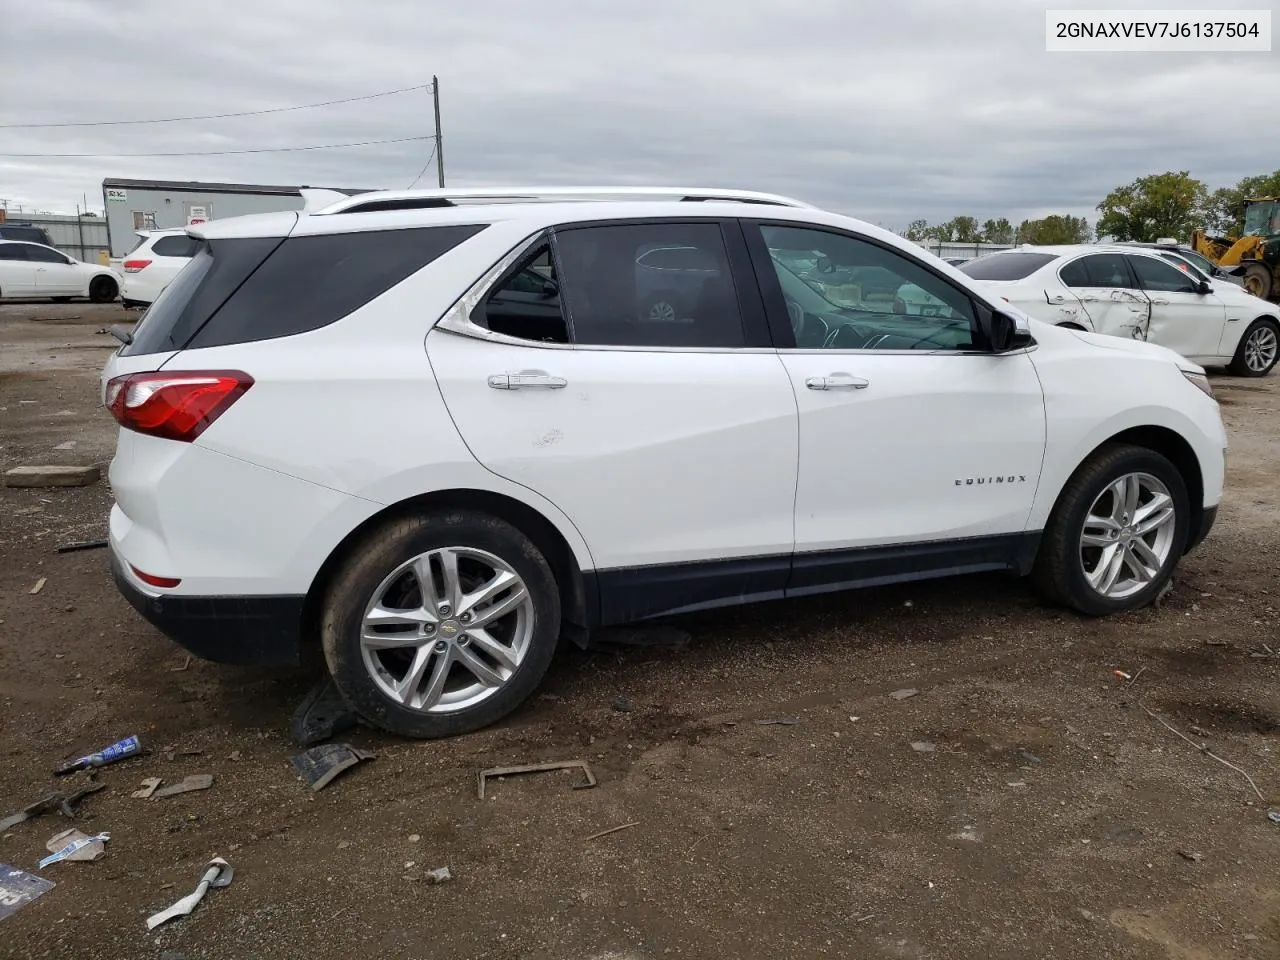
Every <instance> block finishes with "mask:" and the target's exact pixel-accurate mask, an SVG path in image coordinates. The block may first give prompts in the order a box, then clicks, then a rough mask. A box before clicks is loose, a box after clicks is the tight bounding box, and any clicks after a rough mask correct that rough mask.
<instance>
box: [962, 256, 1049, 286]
mask: <svg viewBox="0 0 1280 960" xmlns="http://www.w3.org/2000/svg"><path fill="white" fill-rule="evenodd" d="M1057 259H1058V257H1057V254H1053V253H993V254H991V255H990V256H986V257H978V258H977V259H976V260H969V261H968V262H966V263H963V264H961V265H960V266H959V267H957V269H958V270H959V271H960V272H961V273H963V274H966V275H967V276H970V277H973V279H975V280H1025V279H1026V278H1027V277H1029V276H1031V275H1032V274H1033V273H1035V272H1036V271H1037V270H1039V269H1040V268H1041V267H1043V266H1045V265H1046V264H1049V263H1053V261H1054V260H1057Z"/></svg>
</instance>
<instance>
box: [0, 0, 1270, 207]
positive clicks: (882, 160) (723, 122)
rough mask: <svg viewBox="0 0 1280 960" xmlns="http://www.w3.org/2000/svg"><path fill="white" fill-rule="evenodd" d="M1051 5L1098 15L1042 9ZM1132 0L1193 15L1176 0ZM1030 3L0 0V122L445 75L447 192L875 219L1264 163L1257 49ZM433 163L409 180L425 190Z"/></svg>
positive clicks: (83, 182) (69, 142)
mask: <svg viewBox="0 0 1280 960" xmlns="http://www.w3.org/2000/svg"><path fill="white" fill-rule="evenodd" d="M1051 5H1052V6H1053V7H1055V8H1063V7H1073V6H1074V7H1081V8H1087V7H1090V6H1094V5H1095V4H1092V3H1090V2H1088V0H1070V2H1068V0H1055V2H1053V3H1052V4H1051ZM1129 5H1131V6H1138V7H1143V6H1145V7H1149V8H1152V7H1153V8H1169V7H1176V6H1181V7H1184V8H1195V7H1206V6H1213V5H1212V4H1209V3H1206V2H1204V0H1200V2H1199V3H1195V2H1183V3H1179V2H1178V0H1158V2H1149V3H1134V2H1132V0H1131V3H1130V4H1129ZM1044 9H1045V6H1043V5H1039V4H1033V3H1029V2H1025V0H968V2H965V3H959V2H955V0H900V2H899V3H897V4H894V5H888V4H882V3H880V2H878V0H737V2H730V0H696V2H695V0H685V2H683V3H680V2H675V0H647V2H646V3H644V4H622V3H620V2H619V3H613V2H608V3H606V2H595V3H587V2H584V0H544V2H543V3H541V4H528V3H522V2H516V0H487V2H484V3H478V2H473V3H463V2H461V0H432V2H431V3H418V2H412V0H379V2H378V3H377V4H372V3H370V4H365V5H357V4H353V3H348V2H339V0H254V2H243V0H236V2H222V3H218V4H213V3H208V4H195V3H175V2H173V0H119V2H115V3H102V2H99V0H44V2H42V3H38V4H28V3H23V2H21V0H0V11H2V13H3V15H2V17H0V19H2V20H3V22H4V23H5V26H6V31H5V32H6V35H7V36H8V37H10V38H14V37H26V38H28V42H23V43H12V42H11V43H9V44H7V45H6V53H5V56H4V58H3V59H2V60H0V90H4V91H5V96H4V97H3V98H2V99H0V123H21V122H33V123H34V122H49V121H73V120H113V119H132V118H146V117H166V116H179V115H189V114H199V113H219V112H229V111H237V110H252V109H265V108H269V107H276V106H282V105H289V104H298V103H308V102H313V101H317V100H326V99H335V98H341V97H349V96H355V95H360V94H364V93H372V92H375V91H379V90H385V89H392V88H398V87H405V86H410V85H413V84H417V83H422V82H424V81H425V80H428V79H429V78H430V75H431V74H432V73H436V74H439V76H440V80H441V90H442V105H443V112H444V135H445V160H446V172H447V175H448V179H449V182H450V183H451V184H453V185H471V184H474V185H486V184H493V183H502V182H508V183H510V182H519V183H530V182H533V183H548V184H551V183H555V184H563V183H599V182H606V183H628V184H633V183H646V182H660V183H688V184H697V185H724V186H738V187H750V188H756V189H764V190H776V191H781V192H786V193H791V194H794V195H797V196H800V197H803V198H805V199H808V200H811V201H814V202H818V203H821V204H823V205H826V206H829V207H832V208H833V209H837V210H840V211H841V212H846V213H851V214H853V215H855V216H860V217H863V218H865V219H867V220H871V221H873V222H882V223H884V224H885V225H887V226H893V227H899V226H902V225H904V224H905V223H906V222H907V221H908V220H910V219H912V218H914V217H925V218H927V219H930V220H939V219H945V218H947V217H950V216H952V215H955V214H960V213H967V214H971V215H974V216H977V217H979V218H980V219H981V218H985V217H988V216H1008V217H1009V218H1010V219H1011V220H1014V221H1015V222H1016V221H1017V220H1018V219H1021V218H1022V217H1026V216H1036V215H1041V214H1044V213H1047V212H1057V211H1061V212H1070V213H1074V214H1076V215H1084V216H1087V217H1089V218H1090V219H1091V220H1092V219H1093V218H1094V216H1095V211H1094V209H1093V208H1094V205H1095V204H1096V203H1097V202H1098V200H1099V199H1101V197H1102V196H1103V195H1104V194H1105V193H1106V192H1107V191H1108V190H1110V189H1111V188H1112V187H1114V186H1116V185H1118V184H1120V183H1124V182H1128V181H1129V180H1131V179H1133V178H1134V177H1137V176H1140V175H1143V174H1146V173H1151V172H1158V171H1163V170H1169V169H1172V170H1181V169H1187V170H1190V171H1192V173H1193V174H1195V175H1196V176H1198V177H1200V178H1201V179H1204V180H1206V181H1208V182H1209V184H1210V185H1211V186H1220V185H1225V184H1228V183H1231V182H1234V181H1235V180H1237V179H1239V178H1240V177H1241V176H1244V175H1247V174H1252V173H1258V172H1263V171H1267V170H1270V169H1274V168H1275V167H1277V166H1280V162H1278V161H1277V160H1276V159H1275V158H1276V157H1277V156H1280V129H1278V128H1276V126H1275V125H1274V124H1266V123H1261V122H1259V121H1258V120H1257V119H1256V118H1258V117H1259V116H1262V115H1263V113H1264V112H1265V111H1262V112H1260V111H1259V108H1258V106H1257V104H1256V102H1254V101H1253V100H1252V98H1250V97H1246V96H1243V95H1242V94H1241V92H1242V91H1246V90H1274V89H1280V57H1278V56H1276V55H1275V54H1274V53H1273V54H1250V55H1238V56H1230V55H1224V54H1202V55H1199V54H1155V53H1148V54H1050V53H1047V52H1045V50H1044ZM431 128H432V120H431V103H430V95H429V94H428V93H427V92H425V91H421V92H417V93H409V94H402V95H399V96H395V97H387V98H383V99H379V100H369V101H364V102H361V103H353V104H347V105H342V106H336V107H330V108H323V109H316V110H306V111H296V112H291V113H283V114H275V115H269V116H265V117H249V118H238V119H225V120H210V121H201V122H193V123H174V124H155V125H147V126H132V127H87V128H61V129H48V130H0V152H39V153H95V154H102V153H131V152H152V151H183V150H187V151H207V150H229V149H247V148H258V147H273V146H293V145H308V144H321V143H340V142H349V141H360V140H381V139H387V138H394V137H406V136H419V135H426V134H430V133H431V132H432V129H431ZM430 146H431V145H430V143H429V142H427V141H420V142H416V143H403V144H389V145H383V146H372V147H363V148H353V149H347V150H332V151H315V152H306V153H276V154H259V155H246V156H192V157H169V158H137V159H125V158H119V159H111V158H103V159H22V160H18V159H13V160H7V159H3V158H0V196H4V197H7V198H8V199H9V200H10V201H11V202H12V201H16V202H21V203H22V204H23V205H24V206H26V207H32V206H38V207H41V208H48V209H57V210H70V209H72V208H73V207H74V204H75V203H76V202H78V201H79V200H80V198H81V197H82V195H84V194H87V195H88V197H89V200H90V203H91V204H94V205H96V204H98V203H100V195H101V182H102V178H103V177H106V176H122V177H157V178H166V179H205V180H235V181H249V182H260V183H310V184H316V185H320V184H326V185H336V186H371V187H377V186H385V187H404V186H406V185H407V184H408V183H409V182H410V181H411V180H412V179H413V178H414V177H415V176H417V174H418V172H419V171H420V170H421V169H422V168H423V166H424V164H425V163H426V160H427V154H428V152H429V150H430ZM434 182H435V181H434V169H433V168H432V169H428V170H427V172H426V174H425V175H424V177H423V179H422V185H427V186H429V185H432V184H434Z"/></svg>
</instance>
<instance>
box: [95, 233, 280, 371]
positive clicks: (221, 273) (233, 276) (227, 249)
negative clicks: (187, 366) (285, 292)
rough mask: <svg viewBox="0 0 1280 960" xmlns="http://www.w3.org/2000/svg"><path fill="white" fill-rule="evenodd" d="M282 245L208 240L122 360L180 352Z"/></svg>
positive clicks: (266, 240) (275, 240) (150, 312)
mask: <svg viewBox="0 0 1280 960" xmlns="http://www.w3.org/2000/svg"><path fill="white" fill-rule="evenodd" d="M280 243H281V238H280V237H253V238H250V239H232V240H212V241H209V242H206V243H201V244H200V248H199V249H198V250H197V251H196V255H195V256H194V257H192V258H191V262H190V263H189V264H188V265H187V266H186V268H185V269H183V270H182V271H181V272H180V273H179V274H178V275H177V276H176V277H174V278H173V281H172V282H171V283H170V284H169V285H168V286H167V287H165V288H164V290H163V291H162V292H161V293H160V296H159V297H157V298H156V299H155V302H153V303H152V304H151V306H150V307H148V308H147V311H146V312H145V313H144V314H143V315H142V319H141V320H139V321H138V325H137V327H135V328H134V331H133V342H132V343H130V344H128V345H127V346H125V347H124V349H122V350H121V351H120V354H121V356H135V355H137V354H144V353H162V352H165V351H169V350H181V349H182V348H183V347H185V346H186V345H187V342H188V341H189V340H190V339H191V337H192V335H193V334H194V333H195V332H196V331H197V330H199V329H200V328H201V327H202V326H203V325H204V324H205V323H206V322H207V321H208V320H209V318H210V317H211V316H213V314H214V312H215V311H216V310H217V309H218V308H219V307H220V306H222V304H223V302H224V301H225V300H226V299H227V298H228V297H229V296H231V294H232V293H233V292H234V291H235V289H236V288H237V287H239V286H240V284H242V283H244V281H245V278H246V277H248V276H249V275H250V274H251V273H253V271H254V270H256V269H257V268H258V266H259V264H261V263H262V261H264V260H265V259H266V258H267V256H268V255H269V254H270V253H271V251H272V250H274V249H275V248H276V247H277V246H279V245H280Z"/></svg>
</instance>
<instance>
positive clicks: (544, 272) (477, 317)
mask: <svg viewBox="0 0 1280 960" xmlns="http://www.w3.org/2000/svg"><path fill="white" fill-rule="evenodd" d="M471 322H472V323H474V324H476V326H480V327H484V328H485V329H487V330H492V331H493V332H494V333H501V334H503V335H505V336H508V337H520V338H521V339H523V340H536V341H538V342H540V343H568V342H569V325H568V324H567V323H566V322H565V319H564V307H563V305H562V304H561V302H560V278H559V276H558V275H557V274H556V269H555V261H554V260H553V258H552V256H551V247H550V245H549V244H541V245H539V246H538V247H537V248H536V249H535V250H534V251H533V252H532V253H531V254H530V255H529V256H527V257H525V259H524V260H522V261H521V262H520V263H519V264H518V265H516V266H515V267H514V268H512V269H511V270H509V271H507V274H506V276H504V277H503V278H502V279H501V280H499V281H498V283H497V284H495V285H494V288H493V290H492V291H491V292H490V293H489V295H488V296H486V297H485V298H484V300H482V301H480V303H479V304H477V306H476V308H475V309H474V310H473V311H471Z"/></svg>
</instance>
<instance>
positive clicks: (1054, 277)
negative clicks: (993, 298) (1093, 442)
mask: <svg viewBox="0 0 1280 960" xmlns="http://www.w3.org/2000/svg"><path fill="white" fill-rule="evenodd" d="M1179 259H1181V258H1179ZM1184 263H1185V261H1184ZM1180 266H1183V265H1182V264H1179V265H1174V264H1171V263H1170V262H1168V260H1167V259H1166V258H1165V257H1163V256H1162V255H1161V251H1158V250H1154V249H1145V248H1135V247H1130V246H1122V245H1115V246H1086V245H1078V246H1062V247H1033V246H1028V245H1024V246H1022V247H1019V248H1017V249H1014V250H1002V251H1000V252H999V253H992V254H988V255H987V256H983V257H979V258H978V259H976V260H970V261H969V262H968V263H966V264H964V265H962V266H961V267H960V270H961V272H963V273H965V274H967V275H968V276H970V277H972V278H973V279H975V280H978V281H980V282H981V283H982V285H983V286H985V287H986V288H987V289H988V290H989V291H990V292H991V293H994V294H996V295H998V296H999V297H1001V298H1002V299H1004V300H1006V301H1008V302H1009V303H1012V304H1014V305H1015V306H1017V307H1019V308H1021V309H1022V310H1025V311H1026V312H1027V313H1029V314H1030V315H1031V316H1033V317H1035V318H1036V319H1038V320H1043V321H1045V322H1046V323H1053V324H1057V325H1059V326H1065V327H1073V328H1075V329H1078V330H1092V331H1095V332H1097V333H1106V334H1110V335H1112V336H1117V337H1133V338H1136V339H1139V340H1147V341H1149V342H1151V343H1158V344H1160V345H1161V346H1165V347H1169V348H1170V349H1171V350H1174V351H1176V352H1178V353H1180V354H1182V356H1184V357H1186V358H1187V359H1189V360H1192V361H1194V362H1196V363H1198V364H1202V365H1204V366H1227V367H1229V368H1230V370H1231V372H1232V373H1234V374H1236V375H1237V376H1241V377H1262V376H1265V375H1266V374H1267V373H1268V372H1270V370H1271V368H1272V367H1274V366H1275V364H1276V359H1277V357H1280V307H1277V306H1276V304H1274V303H1268V302H1267V301H1266V300H1260V299H1258V298H1257V297H1254V296H1252V295H1250V294H1249V293H1247V292H1246V291H1245V290H1244V289H1243V288H1242V287H1240V286H1237V285H1236V284H1234V283H1229V282H1227V281H1223V280H1211V279H1209V278H1208V277H1206V276H1204V275H1203V274H1202V273H1201V272H1199V271H1198V270H1196V271H1192V270H1188V269H1180Z"/></svg>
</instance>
